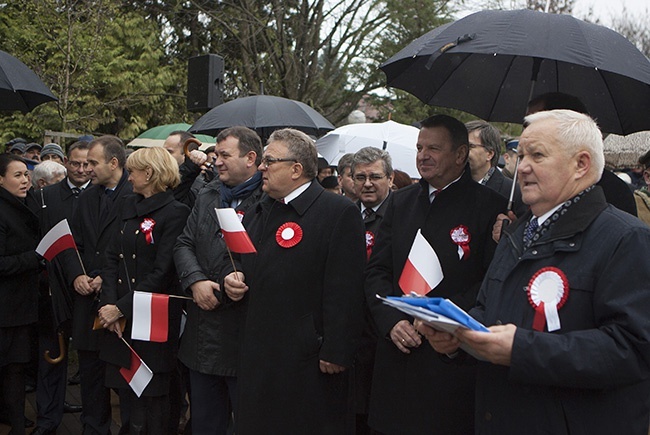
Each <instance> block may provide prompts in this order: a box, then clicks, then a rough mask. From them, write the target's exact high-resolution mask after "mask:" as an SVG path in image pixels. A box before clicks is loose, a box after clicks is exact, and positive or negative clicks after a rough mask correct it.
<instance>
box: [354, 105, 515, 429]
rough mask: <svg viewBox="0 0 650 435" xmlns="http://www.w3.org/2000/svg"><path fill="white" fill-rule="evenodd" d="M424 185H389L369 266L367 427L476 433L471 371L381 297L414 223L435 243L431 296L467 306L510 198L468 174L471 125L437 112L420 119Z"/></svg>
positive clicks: (394, 291)
mask: <svg viewBox="0 0 650 435" xmlns="http://www.w3.org/2000/svg"><path fill="white" fill-rule="evenodd" d="M417 149H418V154H417V166H418V170H419V172H420V175H421V176H422V180H420V182H419V183H417V184H414V185H412V186H409V187H406V188H403V189H400V190H398V191H396V192H393V194H392V199H391V202H390V204H389V205H388V209H387V210H386V213H385V215H384V221H383V222H382V225H381V228H380V230H379V238H378V240H377V244H376V246H375V249H374V250H373V255H372V257H371V258H370V262H369V264H368V268H367V271H366V282H365V289H366V300H367V303H368V304H369V306H370V311H371V313H372V315H373V318H374V320H375V323H376V324H377V327H378V332H379V337H380V339H379V341H378V343H377V354H376V358H375V371H374V375H373V383H372V393H371V398H370V418H369V423H370V426H371V427H372V428H373V429H375V430H378V431H380V432H381V433H384V434H388V435H393V434H395V435H397V434H400V435H401V434H423V433H427V434H432V433H433V434H445V435H449V434H468V433H472V432H473V424H472V415H473V412H474V401H473V393H474V375H475V373H474V369H473V367H471V366H464V365H461V364H459V361H458V359H457V358H452V357H453V356H454V355H452V357H447V356H444V357H442V358H441V357H439V356H438V355H437V354H436V353H435V352H434V351H433V349H431V348H430V347H429V346H420V344H421V340H420V336H419V335H418V333H417V332H416V331H415V329H414V327H413V319H412V318H411V317H410V316H408V315H406V314H403V313H401V312H400V311H397V310H396V309H394V308H391V307H388V306H386V305H383V304H382V303H381V302H380V301H378V299H377V298H376V296H375V295H376V294H379V295H381V296H388V295H393V296H399V295H402V292H403V291H405V292H406V293H409V291H410V290H409V289H400V287H399V284H398V280H399V278H400V275H401V273H402V269H403V268H404V264H405V262H406V260H407V257H408V255H409V251H410V249H411V245H412V243H413V240H414V238H415V235H416V232H417V231H418V229H420V230H421V232H422V235H423V236H424V237H425V238H426V240H427V241H428V243H429V244H430V245H431V247H432V248H433V249H434V250H435V252H436V254H437V256H438V258H439V260H440V264H441V267H442V272H443V274H444V279H443V280H442V281H441V282H440V284H439V285H438V286H436V287H435V288H434V289H433V290H432V291H431V292H430V293H429V294H428V296H432V297H433V296H435V297H444V298H449V299H451V300H452V301H453V302H454V303H456V304H457V305H459V306H460V307H462V308H465V309H469V308H470V307H472V306H473V305H474V303H475V301H476V295H477V292H478V288H479V285H480V283H481V280H482V279H483V276H484V274H485V271H486V270H487V268H488V265H489V264H490V261H491V259H492V255H493V253H494V249H495V248H496V244H495V243H494V242H493V241H492V239H491V230H492V225H493V224H494V220H495V218H496V216H497V214H498V213H499V212H501V211H503V210H505V207H506V202H507V201H506V199H505V198H504V197H502V196H501V195H499V194H498V193H496V192H495V191H493V190H491V189H489V188H487V187H485V186H481V185H480V184H478V183H476V182H475V181H473V180H472V178H471V174H470V171H469V168H468V166H467V165H466V163H467V155H468V149H469V146H468V139H467V129H466V128H465V126H464V125H463V124H462V123H461V122H460V121H458V120H456V119H454V118H452V117H449V116H445V115H437V116H433V117H431V118H428V119H426V120H424V121H422V128H421V129H420V133H419V136H418V143H417Z"/></svg>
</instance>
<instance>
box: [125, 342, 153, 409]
mask: <svg viewBox="0 0 650 435" xmlns="http://www.w3.org/2000/svg"><path fill="white" fill-rule="evenodd" d="M129 349H130V350H131V367H130V368H128V369H127V368H126V367H122V368H121V369H120V374H121V375H122V377H123V378H124V379H125V380H126V382H127V383H128V384H129V386H130V387H131V389H132V390H133V392H134V393H135V395H136V396H138V397H140V396H141V395H142V392H143V391H144V389H145V388H147V385H149V382H150V381H151V378H153V372H152V371H151V369H150V368H149V367H147V365H146V364H145V363H144V361H142V359H141V358H140V356H139V355H138V354H137V353H135V351H134V350H133V349H131V348H130V346H129Z"/></svg>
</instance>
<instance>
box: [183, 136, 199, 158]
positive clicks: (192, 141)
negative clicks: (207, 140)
mask: <svg viewBox="0 0 650 435" xmlns="http://www.w3.org/2000/svg"><path fill="white" fill-rule="evenodd" d="M192 144H196V148H194V147H192V148H190V146H191V145H192ZM201 145H203V143H202V142H201V141H200V140H198V139H197V138H195V137H191V138H189V139H188V140H186V141H185V143H184V144H183V153H184V154H185V156H186V157H187V158H189V157H190V151H194V150H196V149H199V147H200V146H201Z"/></svg>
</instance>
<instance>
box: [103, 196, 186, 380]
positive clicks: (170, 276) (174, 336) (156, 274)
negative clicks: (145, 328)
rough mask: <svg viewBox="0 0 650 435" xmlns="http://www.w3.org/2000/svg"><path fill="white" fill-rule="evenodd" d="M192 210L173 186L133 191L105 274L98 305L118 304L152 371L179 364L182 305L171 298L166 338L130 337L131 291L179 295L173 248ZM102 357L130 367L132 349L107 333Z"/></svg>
mask: <svg viewBox="0 0 650 435" xmlns="http://www.w3.org/2000/svg"><path fill="white" fill-rule="evenodd" d="M189 214H190V209H189V207H188V206H186V205H184V204H182V203H180V202H178V201H176V200H175V199H174V194H173V192H172V191H171V190H167V191H165V192H161V193H157V194H155V195H152V196H151V197H149V198H144V197H143V196H142V195H136V194H134V195H129V196H128V197H127V198H125V202H124V204H123V207H122V211H121V217H120V219H119V222H120V223H119V231H118V232H117V234H116V235H115V237H114V240H113V243H112V244H111V246H110V248H109V251H108V253H107V258H106V267H105V268H104V270H103V272H102V273H103V275H102V276H103V278H104V282H103V285H102V295H101V304H100V305H101V306H104V305H107V304H114V305H117V307H118V308H119V310H120V311H121V312H122V314H124V317H125V318H126V325H125V329H124V333H123V336H124V338H125V339H126V341H127V342H129V343H130V344H131V346H132V347H133V348H134V349H135V351H136V352H137V353H138V355H140V357H141V358H142V360H143V361H144V362H145V363H146V364H147V366H149V368H150V369H151V370H152V371H153V372H154V373H159V372H169V371H171V370H173V369H174V368H175V367H176V355H177V352H178V335H179V332H180V329H179V328H180V318H181V309H182V304H181V302H180V301H179V300H178V299H173V298H170V300H169V308H168V309H169V311H168V313H169V319H168V320H169V324H168V325H169V330H168V334H167V341H166V342H163V343H157V342H151V341H143V340H131V329H132V325H133V292H134V291H141V292H149V293H162V294H171V295H179V294H180V284H179V280H178V276H177V274H176V268H175V267H174V261H173V248H174V244H175V243H176V238H177V237H178V235H179V234H180V233H181V231H182V230H183V227H184V226H185V222H186V220H187V216H189ZM145 219H150V220H153V222H154V226H153V230H152V232H151V235H152V237H153V238H152V242H151V243H150V242H149V241H148V240H147V237H146V233H145V232H144V231H143V229H142V224H143V222H144V220H145ZM99 357H100V358H101V359H102V360H104V361H106V362H109V363H111V364H113V365H117V366H121V367H130V363H131V351H130V350H129V348H128V347H127V346H126V345H125V344H124V343H123V342H122V340H120V339H119V338H118V337H117V334H114V333H107V334H106V335H105V336H104V337H103V339H102V345H101V349H100V353H99Z"/></svg>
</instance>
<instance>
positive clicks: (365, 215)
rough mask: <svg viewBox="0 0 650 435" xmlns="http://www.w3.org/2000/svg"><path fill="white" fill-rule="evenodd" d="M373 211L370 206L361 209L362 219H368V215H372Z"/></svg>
mask: <svg viewBox="0 0 650 435" xmlns="http://www.w3.org/2000/svg"><path fill="white" fill-rule="evenodd" d="M374 214H375V211H374V210H373V209H371V208H367V209H365V210H364V211H363V219H364V220H365V219H368V218H369V217H370V216H372V215H374Z"/></svg>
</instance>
